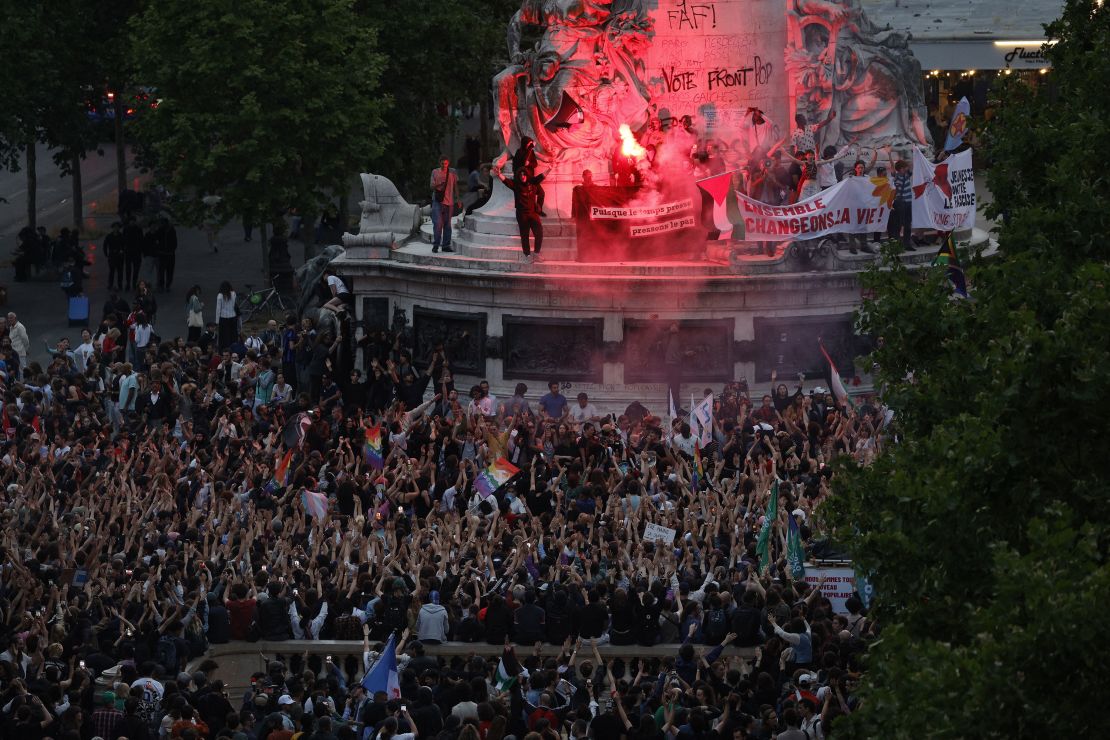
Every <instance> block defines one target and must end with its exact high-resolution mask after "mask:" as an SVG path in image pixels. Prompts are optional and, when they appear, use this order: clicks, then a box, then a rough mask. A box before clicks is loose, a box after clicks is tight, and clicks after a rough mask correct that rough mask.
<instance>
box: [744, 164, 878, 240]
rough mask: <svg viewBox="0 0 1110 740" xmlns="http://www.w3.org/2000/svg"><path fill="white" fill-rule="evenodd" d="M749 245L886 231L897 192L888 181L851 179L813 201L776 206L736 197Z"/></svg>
mask: <svg viewBox="0 0 1110 740" xmlns="http://www.w3.org/2000/svg"><path fill="white" fill-rule="evenodd" d="M736 199H737V202H738V203H739V205H740V213H741V215H742V216H743V218H744V229H745V234H746V238H747V239H748V240H749V241H762V240H765V239H766V240H771V239H789V238H793V239H816V238H818V237H822V236H828V235H829V234H865V233H868V232H872V231H886V223H887V220H888V219H889V218H890V208H891V205H892V204H893V203H894V191H893V190H892V189H891V186H890V182H889V181H888V180H887V179H886V178H885V177H873V178H869V177H849V178H847V179H846V180H841V181H840V182H838V183H837V184H836V185H833V186H832V187H831V188H828V189H827V190H822V191H821V192H820V193H818V194H817V195H815V196H813V197H812V198H806V199H805V200H800V201H798V202H797V203H794V204H792V205H788V206H772V205H767V204H766V203H760V202H759V201H758V200H753V199H751V198H749V197H748V196H746V195H744V194H743V193H737V194H736Z"/></svg>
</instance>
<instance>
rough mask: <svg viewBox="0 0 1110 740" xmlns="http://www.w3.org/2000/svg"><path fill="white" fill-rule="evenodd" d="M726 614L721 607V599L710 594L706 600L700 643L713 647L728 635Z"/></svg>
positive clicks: (716, 595)
mask: <svg viewBox="0 0 1110 740" xmlns="http://www.w3.org/2000/svg"><path fill="white" fill-rule="evenodd" d="M728 628H729V624H728V613H727V612H726V611H725V610H724V608H723V607H722V606H721V597H720V595H718V594H710V595H709V598H708V599H706V609H705V621H704V622H703V623H702V642H703V643H704V644H706V645H715V644H716V643H718V642H720V641H721V640H722V639H724V636H725V635H726V634H728Z"/></svg>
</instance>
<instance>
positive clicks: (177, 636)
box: [154, 619, 189, 676]
mask: <svg viewBox="0 0 1110 740" xmlns="http://www.w3.org/2000/svg"><path fill="white" fill-rule="evenodd" d="M184 631H185V625H184V624H183V623H182V622H181V620H180V619H174V620H173V621H171V622H167V623H166V631H165V632H163V633H162V635H161V636H160V637H159V638H158V642H157V643H155V645H154V660H155V662H157V663H158V665H160V666H162V671H163V672H164V673H165V675H167V676H176V675H177V672H178V671H180V670H181V669H182V667H183V666H184V663H185V661H186V660H188V658H189V643H187V642H186V641H185V639H184V638H183V637H182V633H183V632H184Z"/></svg>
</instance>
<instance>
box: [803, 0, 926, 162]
mask: <svg viewBox="0 0 1110 740" xmlns="http://www.w3.org/2000/svg"><path fill="white" fill-rule="evenodd" d="M786 17H787V24H788V39H789V40H788V47H787V50H786V66H787V68H788V69H789V70H790V72H791V74H792V78H793V82H794V85H795V91H796V98H795V104H796V108H797V112H798V113H801V114H803V115H804V116H806V118H807V119H808V120H810V121H815V120H819V119H823V118H825V117H826V116H827V115H828V113H829V111H830V110H831V111H835V112H836V118H835V119H834V120H833V121H832V122H831V123H830V124H829V125H828V129H827V130H826V132H825V135H824V138H823V141H824V143H825V144H831V145H834V146H841V145H843V144H847V143H848V142H850V141H858V142H860V143H861V144H863V145H865V146H883V145H885V144H896V145H897V144H906V143H910V144H916V145H926V146H928V145H931V143H932V140H931V138H930V136H929V131H928V128H927V127H926V126H925V120H926V115H927V113H926V109H925V100H924V94H923V92H922V87H921V64H920V63H919V62H918V61H917V60H916V59H915V58H914V57H913V54H912V53H911V52H910V49H909V43H908V40H907V38H906V36H905V35H904V34H901V33H897V32H893V31H885V30H882V29H880V28H878V27H877V26H875V25H874V24H873V23H872V22H871V21H870V20H869V19H868V18H867V16H866V15H865V14H864V12H863V9H862V8H861V7H860V3H859V0H790V2H789V4H788V6H787V11H786Z"/></svg>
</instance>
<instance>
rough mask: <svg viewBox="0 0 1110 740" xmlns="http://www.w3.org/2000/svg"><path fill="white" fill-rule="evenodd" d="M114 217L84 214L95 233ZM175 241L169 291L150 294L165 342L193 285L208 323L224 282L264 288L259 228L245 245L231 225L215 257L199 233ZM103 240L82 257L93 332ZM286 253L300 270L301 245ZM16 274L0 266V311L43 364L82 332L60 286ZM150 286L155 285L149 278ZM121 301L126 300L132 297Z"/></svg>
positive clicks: (101, 289)
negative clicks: (11, 317) (13, 319)
mask: <svg viewBox="0 0 1110 740" xmlns="http://www.w3.org/2000/svg"><path fill="white" fill-rule="evenodd" d="M115 218H116V217H115V214H114V213H112V214H100V213H91V214H88V215H87V216H86V219H85V221H86V228H89V227H90V226H91V227H92V228H94V229H95V231H94V232H93V233H97V232H101V233H107V231H108V227H109V226H110V225H111V223H112V221H114V220H115ZM90 222H92V223H90ZM48 228H49V226H48ZM177 241H178V247H177V261H176V269H175V274H174V278H173V287H172V288H171V289H170V290H169V291H168V292H165V293H157V292H156V293H155V296H154V297H155V300H157V302H158V317H157V323H156V324H155V327H154V329H155V332H156V333H157V334H159V335H160V336H161V337H162V338H163V339H164V340H167V339H170V338H172V337H176V336H185V334H186V332H187V327H186V326H185V308H184V306H185V293H186V292H187V291H188V290H189V288H191V287H192V286H193V285H199V286H200V288H201V298H202V300H203V301H204V317H205V320H206V321H211V320H214V319H213V317H214V314H215V310H216V293H217V291H218V289H219V286H220V283H221V282H222V281H224V280H228V281H230V282H231V285H232V287H233V288H234V289H235V290H236V291H237V292H238V293H240V294H242V293H243V292H244V290H245V287H246V285H247V284H248V283H249V284H250V285H251V286H252V287H253V288H254V289H259V288H262V287H264V286H265V285H266V284H267V280H266V277H265V275H263V272H262V248H263V246H262V243H261V234H260V230H259V229H257V228H256V229H255V230H254V235H253V240H252V241H250V242H244V241H243V229H242V226H241V225H240V224H239V223H238V222H237V221H234V222H232V223H231V224H229V225H228V226H227V228H225V229H224V230H223V231H222V232H221V233H220V251H219V253H217V254H213V253H212V250H211V249H210V248H209V246H208V241H207V239H206V238H205V236H204V233H203V232H202V231H200V230H197V229H187V228H183V227H178V229H177ZM102 242H103V238H102V237H100V238H97V239H96V240H92V239H83V240H82V245H83V247H84V249H85V255H86V257H87V258H88V259H89V261H90V262H92V264H91V265H90V266H89V267H87V268H86V273H87V274H88V275H89V277H88V278H87V279H86V280H85V294H86V295H87V296H88V297H89V324H90V328H93V329H95V328H96V326H97V325H98V324H99V323H100V318H101V313H102V311H103V308H104V303H105V301H106V300H107V299H108V290H107V284H108V264H107V262H106V261H105V260H104V259H102V258H101V254H100V253H101V249H100V246H101V243H102ZM12 246H14V245H12ZM289 252H290V254H291V256H292V257H293V265H294V267H299V266H300V265H301V264H302V262H303V259H302V257H303V255H304V250H303V248H302V246H301V243H300V242H292V243H291V244H290V248H289ZM14 275H15V272H14V270H13V269H12V268H11V267H4V268H0V285H2V286H4V287H6V288H7V291H8V302H7V305H5V306H3V307H0V311H3V312H4V313H7V312H8V311H14V312H15V313H16V314H17V315H18V316H19V320H20V321H22V322H23V323H24V325H26V327H27V332H28V334H29V335H30V337H31V359H32V360H37V361H39V362H41V363H45V362H46V361H48V354H47V352H46V345H49V346H50V347H51V348H52V347H53V346H54V344H55V343H56V342H57V341H58V340H59V339H61V338H62V337H69V338H70V343H71V344H72V345H74V346H76V345H77V344H79V343H80V336H81V329H80V327H70V326H69V322H68V320H67V317H66V314H67V309H68V299H67V298H66V296H65V293H63V292H62V289H61V287H60V286H59V285H58V283H57V282H45V281H38V280H32V281H30V282H25V283H17V282H15V281H14ZM141 277H143V278H146V277H147V276H146V275H142V276H141ZM149 282H151V283H152V284H154V281H153V280H150V281H149ZM123 297H124V298H126V299H128V300H130V298H131V294H125V295H124V296H123ZM44 342H45V344H44Z"/></svg>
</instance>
